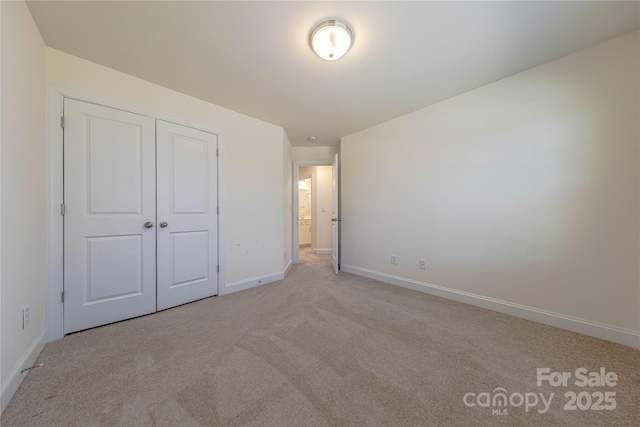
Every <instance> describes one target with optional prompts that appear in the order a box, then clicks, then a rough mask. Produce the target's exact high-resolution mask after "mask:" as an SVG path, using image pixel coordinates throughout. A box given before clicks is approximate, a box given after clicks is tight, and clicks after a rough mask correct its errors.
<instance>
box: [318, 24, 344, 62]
mask: <svg viewBox="0 0 640 427" xmlns="http://www.w3.org/2000/svg"><path fill="white" fill-rule="evenodd" d="M352 41H353V31H352V30H351V28H350V27H349V26H348V25H347V24H345V23H343V22H340V21H337V20H335V19H328V20H326V21H322V22H320V23H319V24H318V25H316V26H315V27H313V30H311V34H309V45H310V46H311V49H313V51H314V52H315V53H316V54H317V55H318V56H319V57H320V58H322V59H325V60H327V61H335V60H336V59H339V58H341V57H342V56H343V55H344V54H345V53H347V51H348V50H349V48H350V47H351V42H352Z"/></svg>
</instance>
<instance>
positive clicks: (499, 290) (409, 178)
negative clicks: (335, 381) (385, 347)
mask: <svg viewBox="0 0 640 427" xmlns="http://www.w3.org/2000/svg"><path fill="white" fill-rule="evenodd" d="M638 39H639V33H638V32H637V31H636V32H634V33H630V34H628V35H625V36H622V37H619V38H616V39H613V40H610V41H607V42H605V43H602V44H599V45H596V46H593V47H590V48H588V49H585V50H583V51H580V52H578V53H575V54H572V55H569V56H566V57H563V58H560V59H558V60H555V61H552V62H549V63H547V64H544V65H542V66H539V67H536V68H534V69H531V70H528V71H525V72H523V73H520V74H518V75H515V76H512V77H510V78H506V79H504V80H501V81H498V82H495V83H493V84H490V85H487V86H484V87H481V88H479V89H476V90H473V91H471V92H468V93H465V94H463V95H460V96H457V97H454V98H452V99H449V100H447V101H444V102H441V103H439V104H436V105H433V106H430V107H428V108H425V109H422V110H419V111H416V112H414V113H412V114H408V115H406V116H403V117H400V118H397V119H394V120H391V121H389V122H386V123H383V124H380V125H378V126H375V127H372V128H370V129H367V130H364V131H362V132H359V133H356V134H354V135H351V136H348V137H345V138H343V139H342V144H341V152H342V153H341V154H342V168H341V169H342V181H341V183H342V219H343V222H342V230H343V234H342V265H343V267H345V266H346V267H347V268H349V267H353V268H355V269H356V270H357V272H359V273H361V274H362V273H364V274H369V273H371V274H373V275H376V274H378V275H381V277H386V278H391V277H395V278H399V279H400V280H398V282H402V281H404V282H402V283H412V284H414V285H416V286H417V287H420V286H423V285H428V284H432V285H436V286H439V287H442V288H443V289H444V290H445V291H446V290H449V291H451V292H450V293H449V295H465V294H464V293H470V294H474V295H476V296H479V297H480V299H477V301H479V302H480V303H481V304H480V305H482V301H483V299H484V300H487V299H496V300H500V301H502V302H505V303H506V306H509V307H512V308H514V309H521V308H522V307H521V306H524V308H525V311H527V310H528V311H527V312H530V313H536V314H537V315H540V316H542V317H543V318H545V319H547V320H549V319H551V318H554V319H556V320H558V321H559V322H560V323H562V322H566V323H567V324H572V325H573V326H572V327H574V330H575V329H580V328H582V327H583V326H584V329H585V330H586V331H587V333H593V331H594V330H596V331H600V332H602V334H603V336H607V337H609V335H607V334H609V333H610V332H611V333H612V334H613V335H617V336H618V338H620V337H622V339H619V341H625V342H627V343H632V345H636V344H633V343H638V334H639V332H638V330H639V324H640V315H639V311H640V301H639V300H640V295H639V294H640V289H639V249H638V246H639V245H638V243H639V238H638V236H639V222H638V218H639V181H638V175H639V171H640V169H639V166H638V163H639V155H638V148H639V140H640V131H639V121H638V117H640V110H639V105H638V104H639V102H638V100H639V99H640V93H639V89H638V83H639V82H638V76H639V73H640V71H639V65H638V62H639V60H638V51H639V42H638ZM390 254H396V255H397V256H398V265H391V264H390ZM418 259H425V260H426V261H427V269H426V270H424V271H423V270H419V269H418ZM393 280H395V279H393ZM393 280H391V279H390V281H393ZM424 289H425V290H428V289H435V288H434V287H431V288H430V287H429V286H424ZM487 301H488V300H487ZM529 308H530V309H532V310H529ZM545 316H546V317H545ZM572 322H573V323H572ZM600 332H598V333H600ZM638 345H640V344H638Z"/></svg>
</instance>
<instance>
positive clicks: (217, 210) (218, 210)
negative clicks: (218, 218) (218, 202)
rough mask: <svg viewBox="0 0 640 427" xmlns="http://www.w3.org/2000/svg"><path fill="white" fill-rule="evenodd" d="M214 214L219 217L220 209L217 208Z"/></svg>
mask: <svg viewBox="0 0 640 427" xmlns="http://www.w3.org/2000/svg"><path fill="white" fill-rule="evenodd" d="M216 214H218V215H220V208H219V207H217V208H216Z"/></svg>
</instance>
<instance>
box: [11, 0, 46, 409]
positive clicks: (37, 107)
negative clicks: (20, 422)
mask: <svg viewBox="0 0 640 427" xmlns="http://www.w3.org/2000/svg"><path fill="white" fill-rule="evenodd" d="M0 8H1V19H2V21H1V22H2V24H1V26H2V33H1V40H2V70H1V74H2V88H1V91H2V118H1V121H2V134H1V136H2V163H1V167H0V169H1V175H2V177H1V183H2V187H1V199H2V202H1V206H2V213H1V216H0V218H1V224H0V227H1V230H2V233H1V236H2V237H1V245H2V258H1V271H2V273H1V289H0V295H1V307H2V309H1V311H2V315H1V321H2V327H1V333H2V338H1V340H0V341H1V344H0V345H1V348H0V365H1V371H2V409H4V407H5V406H6V404H7V403H8V400H9V399H10V398H11V395H12V394H13V392H14V391H15V388H17V386H18V384H19V382H20V381H21V379H22V378H23V377H24V375H23V374H20V370H21V368H22V367H23V365H24V364H27V363H30V362H31V361H32V360H30V359H33V357H32V356H33V354H35V356H37V353H38V352H39V351H40V348H41V346H42V345H43V344H44V340H43V339H44V333H45V308H44V307H45V211H46V209H45V61H44V51H45V46H44V43H43V41H42V38H41V37H40V33H39V32H38V29H37V28H36V26H35V23H34V22H33V19H32V18H31V14H30V13H29V10H28V9H27V6H26V5H25V3H24V2H5V1H3V2H1V3H0ZM27 305H28V306H29V307H30V310H29V311H30V318H31V319H30V324H29V326H28V328H26V329H22V309H23V307H25V306H27Z"/></svg>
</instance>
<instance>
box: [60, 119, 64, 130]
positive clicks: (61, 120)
mask: <svg viewBox="0 0 640 427" xmlns="http://www.w3.org/2000/svg"><path fill="white" fill-rule="evenodd" d="M60 127H61V128H62V129H64V116H62V117H60Z"/></svg>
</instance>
